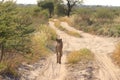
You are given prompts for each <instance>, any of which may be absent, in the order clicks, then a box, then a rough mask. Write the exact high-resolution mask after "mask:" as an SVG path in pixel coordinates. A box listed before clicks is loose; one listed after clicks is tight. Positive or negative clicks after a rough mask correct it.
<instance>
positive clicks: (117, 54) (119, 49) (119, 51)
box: [112, 42, 120, 66]
mask: <svg viewBox="0 0 120 80" xmlns="http://www.w3.org/2000/svg"><path fill="white" fill-rule="evenodd" d="M112 58H113V60H114V61H115V63H116V64H117V65H119V66H120V42H119V43H118V44H117V45H116V49H115V50H114V52H113V54H112Z"/></svg>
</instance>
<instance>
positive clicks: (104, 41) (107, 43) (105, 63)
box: [61, 22, 120, 80]
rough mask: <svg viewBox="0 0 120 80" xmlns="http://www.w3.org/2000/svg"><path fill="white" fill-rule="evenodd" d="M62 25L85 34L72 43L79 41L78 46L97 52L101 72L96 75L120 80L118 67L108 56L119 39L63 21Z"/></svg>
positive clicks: (105, 79)
mask: <svg viewBox="0 0 120 80" xmlns="http://www.w3.org/2000/svg"><path fill="white" fill-rule="evenodd" d="M61 25H62V26H63V27H64V28H66V29H67V30H72V31H76V32H78V33H80V34H81V35H82V36H83V38H81V39H78V38H76V41H78V42H76V41H75V42H72V44H73V43H79V45H78V44H77V45H76V47H77V48H81V47H83V48H84V47H87V48H88V49H91V50H92V51H93V52H94V53H95V56H96V61H97V64H98V66H99V73H98V74H96V75H97V76H98V78H99V79H100V80H120V75H119V73H120V71H119V69H118V67H117V66H115V65H114V64H113V63H112V61H111V59H110V57H108V54H109V53H112V52H113V51H114V49H115V44H116V43H117V42H118V39H115V38H106V37H98V36H95V35H90V34H87V33H84V32H82V31H78V30H76V29H74V28H72V27H70V26H68V24H66V23H65V22H62V23H61ZM77 48H76V49H77Z"/></svg>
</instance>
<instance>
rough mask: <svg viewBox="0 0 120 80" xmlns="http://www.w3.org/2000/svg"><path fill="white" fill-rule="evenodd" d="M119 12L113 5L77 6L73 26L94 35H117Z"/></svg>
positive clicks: (119, 34)
mask: <svg viewBox="0 0 120 80" xmlns="http://www.w3.org/2000/svg"><path fill="white" fill-rule="evenodd" d="M106 12H107V13H106ZM119 12H120V10H119V8H114V7H113V8H112V7H110V8H109V7H94V8H90V7H83V8H79V9H78V10H77V11H76V12H74V13H75V14H76V15H75V20H74V24H75V25H74V26H73V27H75V28H76V29H79V30H82V31H85V32H88V33H92V34H95V35H103V36H113V37H119V36H120V33H119V31H120V30H119V28H118V27H120V24H119V21H118V20H117V18H119V17H120V15H118V13H119Z"/></svg>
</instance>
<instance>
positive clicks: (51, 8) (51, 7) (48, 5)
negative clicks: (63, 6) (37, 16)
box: [38, 0, 54, 18]
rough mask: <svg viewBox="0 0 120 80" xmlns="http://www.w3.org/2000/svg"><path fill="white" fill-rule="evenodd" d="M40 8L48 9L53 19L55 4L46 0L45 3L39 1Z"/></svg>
mask: <svg viewBox="0 0 120 80" xmlns="http://www.w3.org/2000/svg"><path fill="white" fill-rule="evenodd" d="M38 6H39V7H42V8H43V9H48V11H49V17H50V18H51V17H52V13H53V11H54V3H53V1H49V0H44V1H38Z"/></svg>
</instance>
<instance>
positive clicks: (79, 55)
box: [67, 48, 94, 63]
mask: <svg viewBox="0 0 120 80" xmlns="http://www.w3.org/2000/svg"><path fill="white" fill-rule="evenodd" d="M93 59H94V54H93V53H92V52H91V51H90V50H89V49H87V48H84V49H80V50H79V51H73V52H71V53H69V54H68V56H67V61H68V63H78V62H79V61H90V60H93Z"/></svg>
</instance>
